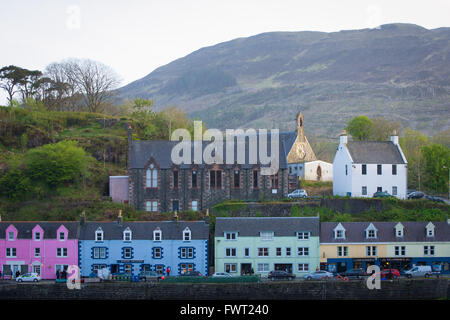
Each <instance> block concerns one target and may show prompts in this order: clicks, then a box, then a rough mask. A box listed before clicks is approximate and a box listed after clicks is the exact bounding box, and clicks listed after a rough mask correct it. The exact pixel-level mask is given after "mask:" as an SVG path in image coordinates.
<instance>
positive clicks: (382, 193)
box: [373, 191, 392, 198]
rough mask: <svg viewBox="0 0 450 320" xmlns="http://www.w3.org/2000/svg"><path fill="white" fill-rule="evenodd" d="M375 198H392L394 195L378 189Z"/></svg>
mask: <svg viewBox="0 0 450 320" xmlns="http://www.w3.org/2000/svg"><path fill="white" fill-rule="evenodd" d="M373 197H374V198H391V197H392V196H391V195H390V194H389V193H387V192H386V191H378V192H375V193H374V194H373Z"/></svg>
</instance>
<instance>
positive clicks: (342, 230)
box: [333, 223, 345, 239]
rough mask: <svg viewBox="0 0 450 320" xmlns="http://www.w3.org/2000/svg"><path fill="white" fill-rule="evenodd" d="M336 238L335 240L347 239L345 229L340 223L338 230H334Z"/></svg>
mask: <svg viewBox="0 0 450 320" xmlns="http://www.w3.org/2000/svg"><path fill="white" fill-rule="evenodd" d="M333 231H334V238H335V239H345V228H344V227H343V226H342V224H341V223H339V224H338V225H337V226H336V228H334V230H333Z"/></svg>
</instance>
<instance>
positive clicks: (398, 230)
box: [395, 229, 403, 238]
mask: <svg viewBox="0 0 450 320" xmlns="http://www.w3.org/2000/svg"><path fill="white" fill-rule="evenodd" d="M395 235H396V236H397V237H399V238H401V237H403V229H397V231H396V233H395Z"/></svg>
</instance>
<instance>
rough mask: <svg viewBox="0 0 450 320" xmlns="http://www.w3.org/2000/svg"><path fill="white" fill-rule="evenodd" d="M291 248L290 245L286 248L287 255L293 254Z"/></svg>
mask: <svg viewBox="0 0 450 320" xmlns="http://www.w3.org/2000/svg"><path fill="white" fill-rule="evenodd" d="M291 252H292V251H291V248H290V247H287V248H286V257H290V256H291Z"/></svg>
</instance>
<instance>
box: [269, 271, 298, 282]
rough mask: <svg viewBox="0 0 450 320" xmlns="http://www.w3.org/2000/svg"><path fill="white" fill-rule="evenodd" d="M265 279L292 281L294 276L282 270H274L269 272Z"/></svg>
mask: <svg viewBox="0 0 450 320" xmlns="http://www.w3.org/2000/svg"><path fill="white" fill-rule="evenodd" d="M267 278H268V279H269V280H282V279H287V280H294V279H295V274H292V273H290V272H286V271H283V270H274V271H270V272H269V274H268V276H267Z"/></svg>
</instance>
